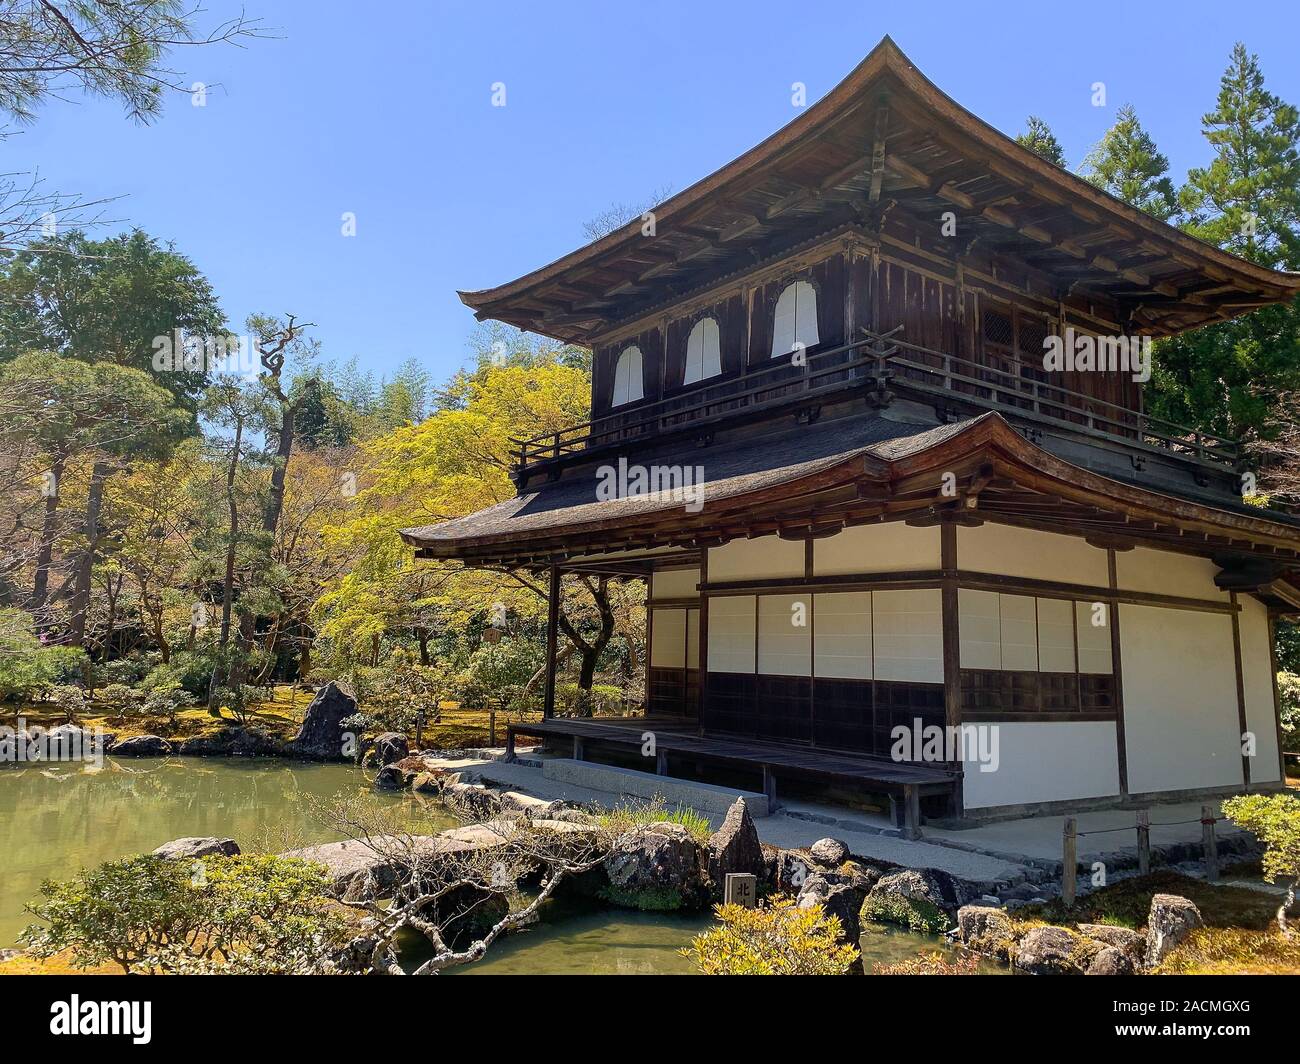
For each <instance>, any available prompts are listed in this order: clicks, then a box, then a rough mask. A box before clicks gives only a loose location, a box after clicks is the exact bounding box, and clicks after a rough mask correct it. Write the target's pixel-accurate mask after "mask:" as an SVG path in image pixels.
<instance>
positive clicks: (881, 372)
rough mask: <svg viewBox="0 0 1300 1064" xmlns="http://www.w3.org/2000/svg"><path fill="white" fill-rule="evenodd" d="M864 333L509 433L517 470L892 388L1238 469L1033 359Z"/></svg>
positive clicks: (1224, 456)
mask: <svg viewBox="0 0 1300 1064" xmlns="http://www.w3.org/2000/svg"><path fill="white" fill-rule="evenodd" d="M900 331H901V326H900V328H898V329H894V330H893V331H891V332H889V333H873V332H865V331H864V332H865V335H864V336H863V337H862V339H860V340H856V341H854V342H853V343H849V344H844V345H842V346H840V347H835V348H831V349H830V350H826V351H818V352H816V353H814V354H809V355H807V357H806V359H805V360H804V363H803V364H802V365H794V364H793V363H792V360H791V359H780V360H773V364H772V365H770V366H766V367H763V368H761V369H758V370H754V371H751V372H749V373H747V374H746V375H745V376H743V377H736V378H731V379H729V380H725V381H719V382H717V383H715V384H712V385H707V386H704V387H701V388H697V389H693V390H691V391H690V392H687V393H683V394H681V395H677V396H671V397H669V398H666V399H660V400H657V401H655V402H652V403H645V404H637V405H635V406H632V407H629V408H627V409H626V410H623V411H618V412H615V413H611V414H607V415H605V416H603V417H600V418H596V419H594V420H592V421H586V422H583V423H582V424H580V425H572V426H570V427H568V428H564V429H561V430H560V431H558V432H552V433H547V434H545V435H542V436H535V437H533V438H531V439H512V440H511V442H512V443H513V444H515V445H516V446H517V448H518V451H517V458H516V465H517V472H518V473H519V474H526V473H527V472H528V471H529V470H530V469H531V468H532V467H535V466H537V465H541V464H546V463H551V462H554V461H556V460H558V459H563V458H566V457H568V456H573V455H578V454H586V453H590V452H592V451H596V450H602V449H604V448H607V447H612V446H616V445H620V444H628V443H632V442H634V441H638V440H639V441H646V440H650V439H653V438H656V437H659V436H667V435H675V434H679V433H685V432H691V431H694V432H700V433H704V432H707V431H709V430H710V429H711V428H712V427H713V426H715V425H718V424H720V423H723V422H728V421H734V420H738V419H742V418H746V419H752V418H755V417H757V416H760V415H762V414H763V413H765V412H767V411H771V410H779V409H783V408H787V407H791V406H795V407H807V406H810V405H815V403H814V401H816V400H824V399H830V398H835V397H838V396H839V393H855V392H856V393H864V394H865V395H866V396H867V398H868V400H869V401H871V402H873V403H875V404H877V405H881V406H884V405H886V404H888V403H889V402H890V401H891V400H892V399H893V398H894V397H895V396H897V395H905V396H907V397H909V398H918V399H922V400H924V401H927V402H930V403H932V404H934V405H936V406H939V407H948V408H953V409H960V408H962V407H974V408H976V409H985V410H997V411H1000V412H1002V413H1004V414H1006V415H1007V416H1008V418H1009V420H1011V421H1012V422H1013V423H1021V424H1024V423H1029V424H1031V425H1039V426H1043V427H1048V428H1054V429H1057V430H1061V431H1066V432H1068V433H1071V434H1075V435H1084V436H1091V437H1101V438H1105V439H1110V440H1115V441H1118V442H1121V443H1123V444H1125V445H1127V446H1129V447H1131V448H1133V449H1135V450H1138V451H1150V452H1157V453H1160V454H1167V455H1174V456H1177V457H1181V458H1183V459H1187V460H1191V461H1193V462H1197V463H1200V464H1204V465H1211V466H1218V467H1225V468H1230V469H1231V468H1235V467H1236V464H1237V462H1238V459H1239V457H1240V448H1239V446H1238V444H1237V442H1236V441H1235V440H1232V439H1229V438H1227V437H1225V436H1219V435H1216V434H1214V433H1211V432H1204V431H1201V430H1199V429H1193V428H1189V427H1187V426H1184V425H1178V424H1176V423H1174V422H1170V421H1165V420H1162V419H1160V418H1155V417H1152V416H1151V415H1149V414H1146V413H1143V412H1141V411H1138V410H1132V409H1130V408H1128V407H1125V406H1122V405H1120V404H1117V403H1112V402H1108V401H1107V400H1104V399H1099V398H1097V397H1095V396H1091V395H1086V394H1084V393H1083V392H1078V391H1073V390H1071V389H1069V388H1065V387H1062V386H1060V385H1057V384H1052V383H1050V382H1048V381H1046V380H1042V379H1040V378H1039V377H1038V376H1036V375H1034V374H1036V373H1041V372H1042V371H1037V370H1035V369H1034V368H1033V367H1030V366H1022V367H1020V368H1019V371H1018V372H1014V373H1013V372H1009V371H1007V370H1003V369H999V368H996V367H993V366H988V365H984V364H982V363H979V362H975V361H972V360H970V359H965V358H959V357H958V356H956V355H952V354H949V353H947V352H943V351H936V350H933V349H931V348H927V347H922V346H920V345H918V344H912V343H908V342H906V341H905V340H902V339H900V338H899V337H898V335H897V334H898V333H899V332H900Z"/></svg>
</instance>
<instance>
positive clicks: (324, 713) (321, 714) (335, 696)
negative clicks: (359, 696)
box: [286, 680, 357, 761]
mask: <svg viewBox="0 0 1300 1064" xmlns="http://www.w3.org/2000/svg"><path fill="white" fill-rule="evenodd" d="M356 712H357V702H356V699H354V698H353V697H352V696H351V695H350V694H348V693H347V692H346V691H344V690H343V689H342V688H341V687H339V685H338V684H336V683H334V682H333V681H332V680H331V681H330V682H329V683H327V684H326V685H325V686H324V687H322V688H321V689H320V690H319V691H317V692H316V697H315V698H313V699H312V700H311V705H309V706H308V707H307V713H306V715H305V716H304V717H303V718H302V727H301V728H299V729H298V734H297V735H295V736H294V737H293V738H292V739H291V740H289V743H288V744H287V746H286V751H287V752H288V753H289V754H291V755H292V756H293V757H301V758H305V759H307V760H309V761H348V760H351V758H350V756H349V753H348V751H349V748H350V747H352V746H353V745H354V744H355V740H356V736H355V734H354V733H353V732H351V731H350V730H349V729H347V728H345V727H344V726H343V721H345V720H346V719H347V718H348V717H351V716H353V715H354V714H355V713H356Z"/></svg>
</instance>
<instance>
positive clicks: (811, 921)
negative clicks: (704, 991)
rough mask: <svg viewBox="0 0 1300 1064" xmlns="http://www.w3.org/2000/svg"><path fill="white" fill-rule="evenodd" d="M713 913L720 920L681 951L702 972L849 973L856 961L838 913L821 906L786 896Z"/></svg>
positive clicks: (719, 973) (761, 973)
mask: <svg viewBox="0 0 1300 1064" xmlns="http://www.w3.org/2000/svg"><path fill="white" fill-rule="evenodd" d="M714 912H715V913H716V914H717V917H718V921H719V923H718V925H717V926H715V927H711V928H709V930H707V931H705V932H704V933H703V934H701V935H698V936H696V938H695V940H694V941H693V942H692V943H691V946H690V949H685V950H682V955H683V956H686V957H689V958H691V959H692V960H694V961H695V966H696V967H697V968H699V970H700V971H701V972H702V973H704V974H705V975H847V974H848V972H849V971H850V970H851V969H852V968H853V966H854V964H856V963H857V960H858V951H857V950H856V949H855V948H854V947H853V946H849V945H845V944H844V943H841V942H840V941H839V937H840V934H841V931H842V929H841V927H840V921H839V918H838V917H836V916H827V915H826V914H825V913H824V912H823V911H822V909H821V907H820V906H814V907H812V908H809V909H800V908H799V907H798V906H797V905H796V904H795V900H794V899H793V898H791V897H788V896H786V897H778V898H774V899H772V901H770V902H769V903H767V904H765V905H763V906H761V907H759V908H757V909H746V908H744V907H743V906H740V905H718V906H715V907H714Z"/></svg>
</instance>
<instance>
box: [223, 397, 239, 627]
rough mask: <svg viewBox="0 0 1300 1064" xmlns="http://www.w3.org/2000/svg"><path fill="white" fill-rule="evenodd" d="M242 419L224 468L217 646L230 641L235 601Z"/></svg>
mask: <svg viewBox="0 0 1300 1064" xmlns="http://www.w3.org/2000/svg"><path fill="white" fill-rule="evenodd" d="M243 439H244V419H243V418H242V417H240V418H236V419H235V443H234V446H233V447H232V448H231V451H230V465H229V467H228V468H227V469H226V507H227V510H228V511H229V514H230V541H229V542H228V543H227V544H226V572H225V576H224V577H223V578H222V583H221V635H220V636H219V637H218V639H217V643H218V645H219V646H223V647H224V646H226V645H227V644H228V643H229V642H230V612H231V607H232V604H233V603H234V601H235V549H236V547H237V546H238V542H239V506H238V505H237V504H236V501H235V475H236V473H238V472H239V449H240V447H241V446H242V445H243Z"/></svg>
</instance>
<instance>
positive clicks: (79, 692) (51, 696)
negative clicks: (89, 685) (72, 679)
mask: <svg viewBox="0 0 1300 1064" xmlns="http://www.w3.org/2000/svg"><path fill="white" fill-rule="evenodd" d="M45 700H46V701H47V702H49V703H50V704H51V705H52V706H54V707H55V708H56V709H57V710H58V711H59V712H60V713H61V714H62V715H63V721H64V723H65V724H72V723H74V722H75V721H76V720H77V719H78V718H79V717H81V716H82V715H83V714H84V713H85V712H86V710H87V709H88V708H89V706H90V699H89V698H87V697H86V692H85V691H84V690H83V689H82V688H80V687H77V686H76V685H75V684H55V685H54V686H53V687H51V688H50V689H49V690H48V691H47V692H46V693H45Z"/></svg>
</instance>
